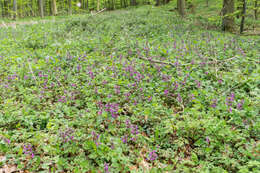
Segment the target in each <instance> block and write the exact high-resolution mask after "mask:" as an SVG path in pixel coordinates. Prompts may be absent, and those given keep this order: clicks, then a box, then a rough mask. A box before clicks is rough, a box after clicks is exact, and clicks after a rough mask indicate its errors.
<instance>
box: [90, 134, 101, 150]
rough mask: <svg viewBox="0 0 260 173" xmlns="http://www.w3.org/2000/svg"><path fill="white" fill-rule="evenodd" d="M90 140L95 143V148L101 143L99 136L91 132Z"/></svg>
mask: <svg viewBox="0 0 260 173" xmlns="http://www.w3.org/2000/svg"><path fill="white" fill-rule="evenodd" d="M91 135H92V139H93V141H94V142H95V144H96V146H97V147H98V146H99V145H100V144H101V143H100V142H99V137H100V134H97V133H96V132H94V131H93V132H91Z"/></svg>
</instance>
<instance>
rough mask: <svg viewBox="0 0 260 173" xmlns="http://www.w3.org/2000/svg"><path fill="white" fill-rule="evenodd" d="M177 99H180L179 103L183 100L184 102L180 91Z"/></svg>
mask: <svg viewBox="0 0 260 173" xmlns="http://www.w3.org/2000/svg"><path fill="white" fill-rule="evenodd" d="M177 101H178V102H179V103H181V102H182V98H181V95H180V93H178V96H177Z"/></svg>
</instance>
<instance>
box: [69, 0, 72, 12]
mask: <svg viewBox="0 0 260 173" xmlns="http://www.w3.org/2000/svg"><path fill="white" fill-rule="evenodd" d="M69 15H72V4H71V0H69Z"/></svg>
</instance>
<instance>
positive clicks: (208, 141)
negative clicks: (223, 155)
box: [206, 136, 210, 145]
mask: <svg viewBox="0 0 260 173" xmlns="http://www.w3.org/2000/svg"><path fill="white" fill-rule="evenodd" d="M206 142H207V143H208V145H209V144H210V139H209V137H208V136H207V137H206Z"/></svg>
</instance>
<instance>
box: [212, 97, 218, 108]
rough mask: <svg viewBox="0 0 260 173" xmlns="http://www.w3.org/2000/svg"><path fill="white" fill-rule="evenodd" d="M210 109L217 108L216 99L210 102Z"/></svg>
mask: <svg viewBox="0 0 260 173" xmlns="http://www.w3.org/2000/svg"><path fill="white" fill-rule="evenodd" d="M211 107H213V108H216V107H217V99H214V100H213V101H212V104H211Z"/></svg>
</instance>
